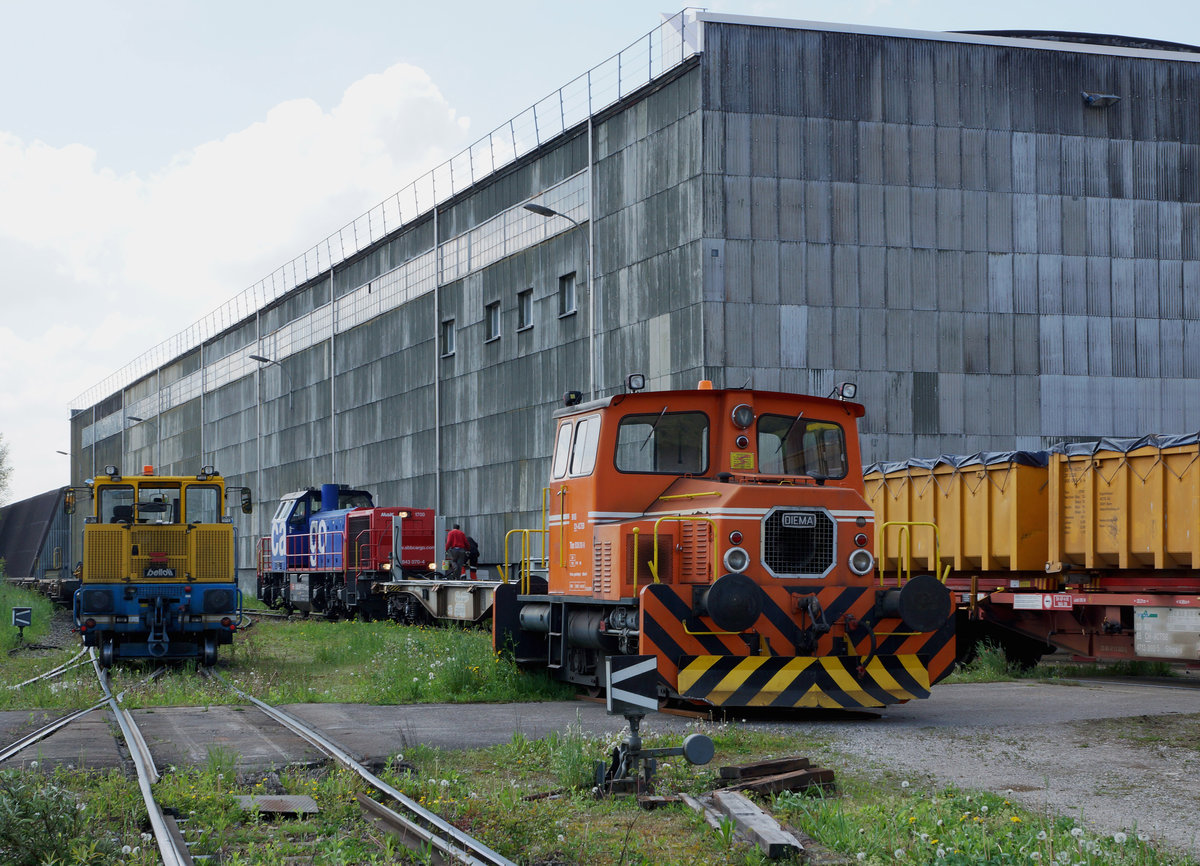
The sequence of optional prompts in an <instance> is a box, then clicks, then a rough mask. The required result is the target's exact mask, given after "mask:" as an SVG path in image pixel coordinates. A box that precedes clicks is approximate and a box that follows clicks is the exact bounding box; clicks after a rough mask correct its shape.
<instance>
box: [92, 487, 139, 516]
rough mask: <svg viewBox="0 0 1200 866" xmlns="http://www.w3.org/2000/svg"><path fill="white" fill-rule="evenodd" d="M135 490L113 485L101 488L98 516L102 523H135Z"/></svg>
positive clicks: (97, 507)
mask: <svg viewBox="0 0 1200 866" xmlns="http://www.w3.org/2000/svg"><path fill="white" fill-rule="evenodd" d="M133 503H134V495H133V488H132V487H130V486H128V485H124V484H122V485H120V486H117V485H112V486H105V487H101V488H100V496H99V498H98V500H97V506H96V509H97V511H96V516H97V517H99V518H100V522H101V523H133Z"/></svg>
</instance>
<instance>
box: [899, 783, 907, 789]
mask: <svg viewBox="0 0 1200 866" xmlns="http://www.w3.org/2000/svg"><path fill="white" fill-rule="evenodd" d="M900 787H901V788H907V787H908V782H901V783H900Z"/></svg>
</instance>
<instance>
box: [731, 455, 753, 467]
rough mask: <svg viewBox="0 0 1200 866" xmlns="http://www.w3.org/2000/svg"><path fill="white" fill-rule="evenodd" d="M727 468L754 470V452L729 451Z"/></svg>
mask: <svg viewBox="0 0 1200 866" xmlns="http://www.w3.org/2000/svg"><path fill="white" fill-rule="evenodd" d="M729 468H730V469H749V470H753V469H754V452H753V451H731V452H729Z"/></svg>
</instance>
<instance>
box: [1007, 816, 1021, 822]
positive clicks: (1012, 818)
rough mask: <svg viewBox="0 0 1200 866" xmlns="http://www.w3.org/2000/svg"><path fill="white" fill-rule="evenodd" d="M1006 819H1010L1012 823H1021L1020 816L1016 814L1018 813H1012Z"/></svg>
mask: <svg viewBox="0 0 1200 866" xmlns="http://www.w3.org/2000/svg"><path fill="white" fill-rule="evenodd" d="M1008 820H1010V821H1012V822H1013V823H1014V824H1020V823H1021V818H1020V816H1018V815H1013V816H1012V817H1011V818H1009V819H1008Z"/></svg>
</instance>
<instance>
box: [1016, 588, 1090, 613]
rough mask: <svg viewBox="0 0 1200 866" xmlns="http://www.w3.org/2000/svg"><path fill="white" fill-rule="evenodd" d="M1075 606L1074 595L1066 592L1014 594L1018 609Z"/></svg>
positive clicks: (1066, 607) (1059, 608) (1066, 608)
mask: <svg viewBox="0 0 1200 866" xmlns="http://www.w3.org/2000/svg"><path fill="white" fill-rule="evenodd" d="M1074 606H1075V598H1074V596H1072V595H1069V594H1068V593H1064V592H1056V593H1041V592H1020V593H1014V594H1013V608H1014V609H1016V610H1071V608H1073V607H1074Z"/></svg>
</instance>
